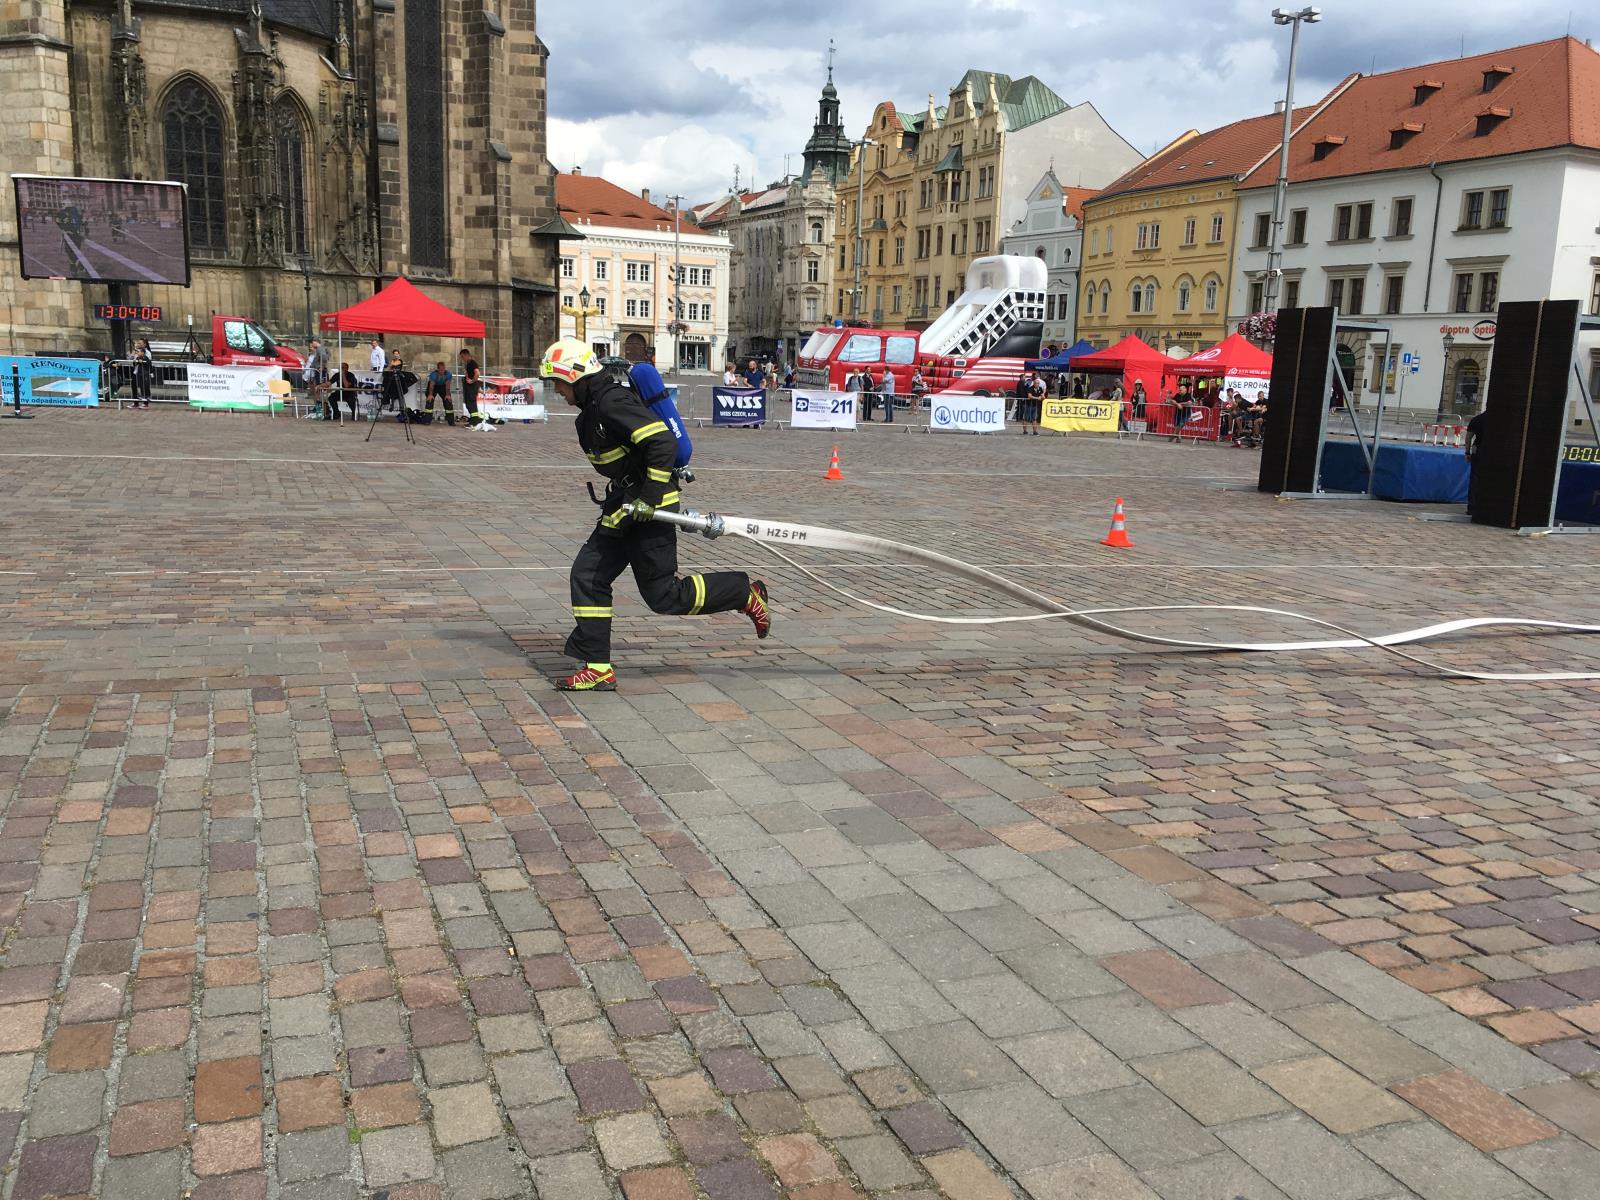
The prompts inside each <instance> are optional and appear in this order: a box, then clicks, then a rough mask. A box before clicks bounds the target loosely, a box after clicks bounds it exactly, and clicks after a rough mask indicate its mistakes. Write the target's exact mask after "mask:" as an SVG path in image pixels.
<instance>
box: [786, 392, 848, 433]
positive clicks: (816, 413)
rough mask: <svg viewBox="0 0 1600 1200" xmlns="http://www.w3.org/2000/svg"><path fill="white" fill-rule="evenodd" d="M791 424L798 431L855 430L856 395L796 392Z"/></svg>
mask: <svg viewBox="0 0 1600 1200" xmlns="http://www.w3.org/2000/svg"><path fill="white" fill-rule="evenodd" d="M790 424H792V425H793V426H794V427H795V428H796V429H854V428H855V427H856V393H855V392H803V391H796V392H795V393H794V400H793V408H792V412H791V414H790Z"/></svg>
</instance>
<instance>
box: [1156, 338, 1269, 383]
mask: <svg viewBox="0 0 1600 1200" xmlns="http://www.w3.org/2000/svg"><path fill="white" fill-rule="evenodd" d="M1174 369H1175V370H1176V372H1177V373H1178V374H1179V375H1190V376H1193V377H1194V378H1196V379H1216V378H1223V379H1234V378H1240V379H1271V378H1272V355H1270V354H1268V353H1267V352H1266V351H1265V350H1261V349H1258V348H1257V347H1256V346H1254V345H1252V344H1251V343H1250V341H1249V339H1247V338H1246V337H1245V336H1244V335H1243V334H1240V333H1233V334H1229V335H1228V336H1227V337H1225V338H1223V339H1222V341H1220V342H1218V343H1217V344H1216V345H1215V346H1212V347H1211V348H1210V349H1209V350H1201V351H1198V352H1197V353H1194V354H1191V355H1190V356H1189V357H1188V358H1185V359H1183V360H1181V361H1180V362H1178V363H1177V364H1176V366H1175V368H1174Z"/></svg>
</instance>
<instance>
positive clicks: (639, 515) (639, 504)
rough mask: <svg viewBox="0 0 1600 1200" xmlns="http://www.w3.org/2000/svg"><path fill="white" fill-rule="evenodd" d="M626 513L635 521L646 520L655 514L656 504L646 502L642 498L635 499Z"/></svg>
mask: <svg viewBox="0 0 1600 1200" xmlns="http://www.w3.org/2000/svg"><path fill="white" fill-rule="evenodd" d="M628 515H629V516H630V517H632V518H633V519H634V520H635V521H640V522H644V521H648V520H650V518H652V517H654V516H655V515H656V506H655V505H653V504H646V503H645V502H644V501H643V500H635V501H634V502H633V504H632V506H631V507H630V508H629V509H628Z"/></svg>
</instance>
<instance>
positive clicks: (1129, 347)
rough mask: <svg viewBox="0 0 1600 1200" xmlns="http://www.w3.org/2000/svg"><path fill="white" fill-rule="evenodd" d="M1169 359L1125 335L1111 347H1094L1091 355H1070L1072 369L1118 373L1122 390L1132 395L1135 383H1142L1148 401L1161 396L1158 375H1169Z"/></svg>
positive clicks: (1170, 361) (1098, 373)
mask: <svg viewBox="0 0 1600 1200" xmlns="http://www.w3.org/2000/svg"><path fill="white" fill-rule="evenodd" d="M1173 365H1174V364H1173V360H1172V359H1170V358H1168V357H1167V356H1166V355H1165V354H1163V353H1161V351H1159V350H1157V349H1156V348H1155V347H1154V346H1152V345H1150V344H1149V343H1148V342H1145V341H1143V340H1141V339H1140V338H1136V337H1125V338H1123V339H1122V340H1121V341H1120V342H1118V343H1117V344H1116V345H1115V346H1108V347H1107V348H1106V349H1104V350H1096V351H1095V352H1094V353H1093V354H1079V355H1074V356H1073V358H1072V369H1073V370H1074V371H1083V372H1086V373H1088V374H1094V375H1121V376H1122V381H1123V382H1122V388H1123V392H1124V393H1125V395H1127V396H1132V395H1133V385H1134V384H1135V383H1142V384H1144V390H1145V394H1146V395H1147V396H1149V397H1150V399H1151V400H1152V401H1155V400H1159V399H1160V398H1161V377H1162V376H1163V375H1167V374H1170V373H1171V371H1172V369H1173Z"/></svg>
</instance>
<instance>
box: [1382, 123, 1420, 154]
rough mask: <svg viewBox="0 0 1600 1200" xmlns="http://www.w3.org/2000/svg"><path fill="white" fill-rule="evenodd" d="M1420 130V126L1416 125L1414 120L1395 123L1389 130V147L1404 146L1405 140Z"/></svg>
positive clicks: (1392, 148) (1407, 140) (1397, 147)
mask: <svg viewBox="0 0 1600 1200" xmlns="http://www.w3.org/2000/svg"><path fill="white" fill-rule="evenodd" d="M1421 132H1422V126H1421V125H1418V124H1417V123H1416V122H1415V121H1407V122H1405V123H1403V124H1400V125H1396V126H1395V127H1394V128H1393V129H1391V130H1389V149H1391V150H1398V149H1400V147H1401V146H1404V145H1405V144H1406V143H1407V142H1409V141H1410V140H1411V139H1412V138H1414V137H1416V136H1417V134H1419V133H1421Z"/></svg>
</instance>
